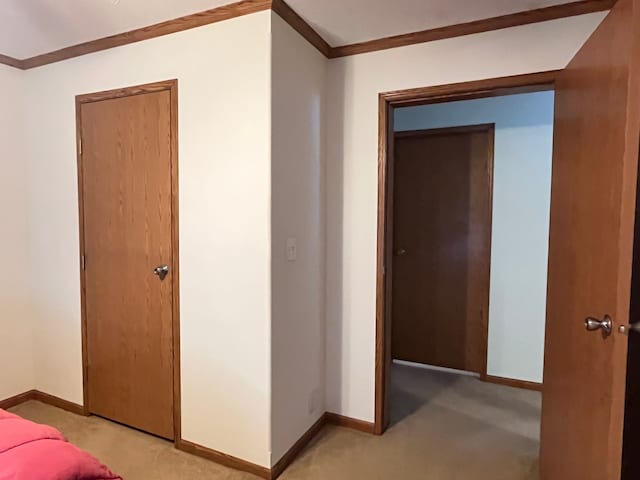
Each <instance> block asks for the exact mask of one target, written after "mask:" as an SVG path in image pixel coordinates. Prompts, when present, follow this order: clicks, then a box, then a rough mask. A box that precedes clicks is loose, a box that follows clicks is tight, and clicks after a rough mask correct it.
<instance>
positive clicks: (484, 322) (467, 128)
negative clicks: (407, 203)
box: [387, 123, 496, 381]
mask: <svg viewBox="0 0 640 480" xmlns="http://www.w3.org/2000/svg"><path fill="white" fill-rule="evenodd" d="M495 130H496V124H495V123H477V124H470V125H460V126H456V127H441V128H426V129H420V130H403V131H401V132H393V138H394V142H395V141H397V140H398V139H402V138H423V137H429V136H432V135H447V134H461V133H487V134H489V136H490V137H491V141H490V143H489V145H488V146H489V149H488V152H487V153H488V157H489V158H488V160H487V185H486V187H487V189H488V194H489V211H488V212H487V216H488V227H489V228H488V238H487V248H488V251H487V256H488V261H489V268H488V276H487V278H486V281H487V284H486V292H483V296H484V298H483V302H482V307H483V313H484V315H483V316H482V317H481V318H480V323H481V325H480V327H481V330H482V337H481V338H480V339H479V342H480V345H478V346H477V349H476V348H474V349H473V351H474V353H477V354H478V356H479V357H480V362H479V364H478V370H477V371H476V370H470V371H473V373H478V374H480V378H481V379H482V380H484V381H486V380H487V379H488V378H487V351H488V349H489V286H490V284H491V244H492V239H493V234H492V233H493V232H492V225H493V170H494V163H495ZM392 156H393V155H392ZM392 160H393V162H391V163H390V164H389V181H390V182H391V181H392V180H393V174H394V168H395V158H393V159H392ZM389 186H390V187H391V188H389V191H388V192H387V194H388V195H389V198H390V204H391V205H393V196H394V192H393V186H392V184H390V185H389ZM387 223H388V224H389V226H390V227H393V212H391V211H390V212H389V216H388V217H387ZM391 233H393V228H390V229H389V234H391ZM389 242H390V243H393V236H391V237H389ZM390 248H393V245H391V247H390ZM389 261H390V262H393V256H392V257H391V258H390V259H389ZM391 265H392V264H391V263H390V264H389V271H390V272H391V273H393V272H392V268H391ZM392 283H393V277H391V276H390V277H389V285H390V288H391V285H392ZM390 295H391V293H390ZM389 298H391V297H389ZM390 303H391V302H390ZM390 308H391V305H390ZM389 321H390V322H392V319H391V318H390V319H389Z"/></svg>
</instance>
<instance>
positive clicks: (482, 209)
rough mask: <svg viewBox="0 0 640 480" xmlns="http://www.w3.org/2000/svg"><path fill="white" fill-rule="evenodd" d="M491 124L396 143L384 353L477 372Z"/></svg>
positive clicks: (482, 346)
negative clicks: (388, 347) (388, 330)
mask: <svg viewBox="0 0 640 480" xmlns="http://www.w3.org/2000/svg"><path fill="white" fill-rule="evenodd" d="M493 138H494V128H493V125H480V126H473V127H460V128H448V129H441V130H426V131H420V132H406V133H399V134H396V136H395V160H394V162H395V163H394V187H393V191H394V202H393V219H394V220H393V222H394V227H393V232H394V240H393V269H392V272H393V282H392V296H393V301H392V330H393V334H392V340H391V341H392V355H393V358H394V359H397V360H405V361H410V362H416V363H422V364H427V365H434V366H438V367H447V368H454V369H458V370H466V371H472V372H478V373H484V372H485V370H486V350H487V321H486V319H487V314H488V308H489V266H490V257H491V247H490V245H491V197H492V194H491V187H492V182H491V171H492V166H493Z"/></svg>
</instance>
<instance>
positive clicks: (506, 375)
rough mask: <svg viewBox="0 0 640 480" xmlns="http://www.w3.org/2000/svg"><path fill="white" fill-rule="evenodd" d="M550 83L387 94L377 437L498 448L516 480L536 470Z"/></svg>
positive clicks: (535, 79)
mask: <svg viewBox="0 0 640 480" xmlns="http://www.w3.org/2000/svg"><path fill="white" fill-rule="evenodd" d="M554 75H555V72H548V73H543V74H536V75H525V76H520V77H511V78H509V79H496V80H493V81H492V82H494V84H493V85H489V84H488V83H483V82H478V83H476V84H474V85H466V86H465V85H462V86H461V85H457V86H456V87H455V88H458V89H459V91H450V92H447V91H446V90H442V89H440V90H438V91H428V90H426V91H425V90H422V91H420V90H417V91H411V92H402V93H395V94H392V98H385V96H384V95H383V96H382V97H381V110H382V111H381V132H384V134H383V135H381V138H382V140H383V142H382V150H383V151H384V152H385V154H384V158H382V157H381V167H382V168H381V169H380V173H381V179H380V181H381V184H380V187H381V188H380V191H381V198H380V204H379V206H380V208H381V213H383V215H381V217H380V226H379V252H378V253H379V267H380V268H379V272H378V273H379V276H378V279H379V283H378V351H377V355H378V357H377V359H378V362H377V366H378V368H377V372H376V373H377V384H376V401H377V406H376V429H377V432H378V433H383V432H384V431H385V430H386V429H387V428H388V427H390V426H396V425H398V426H399V427H400V428H403V427H402V426H401V425H405V426H406V427H407V428H411V423H413V422H418V423H420V422H422V423H428V424H429V425H430V428H431V433H432V434H434V435H436V436H438V437H439V438H440V439H442V440H443V443H449V444H451V445H460V444H463V443H465V442H466V443H469V441H470V440H469V439H471V438H474V439H475V440H476V441H477V443H476V447H477V448H476V449H475V451H477V453H478V455H479V456H480V455H485V456H487V453H489V452H490V449H488V448H487V443H491V444H493V445H495V446H496V447H497V449H498V450H500V451H501V452H502V453H504V452H506V451H510V452H512V453H513V458H514V459H517V461H516V462H515V463H514V468H515V470H513V471H512V473H513V474H514V475H515V476H514V478H534V476H535V475H537V455H538V449H539V438H540V416H541V403H542V399H541V396H542V394H541V389H542V369H543V360H544V329H545V309H546V288H547V284H546V282H547V259H548V238H549V210H550V191H551V163H552V162H551V159H552V145H553V118H554V92H553V88H554V84H553V82H554ZM465 87H467V89H466V90H463V89H464V88H465ZM496 384H502V385H496ZM514 387H515V388H514ZM438 425H440V426H441V427H442V428H439V427H438ZM447 438H448V439H449V440H450V441H449V442H445V441H444V439H447ZM434 444H437V442H435V441H434ZM468 446H469V445H468ZM469 448H470V449H469V450H467V451H466V454H469V453H471V454H472V452H473V451H474V448H473V447H469ZM443 452H444V451H443ZM460 453H462V452H460ZM487 458H489V457H488V456H487ZM471 463H473V462H471ZM494 463H495V462H494ZM518 469H519V470H518ZM531 475H533V476H531Z"/></svg>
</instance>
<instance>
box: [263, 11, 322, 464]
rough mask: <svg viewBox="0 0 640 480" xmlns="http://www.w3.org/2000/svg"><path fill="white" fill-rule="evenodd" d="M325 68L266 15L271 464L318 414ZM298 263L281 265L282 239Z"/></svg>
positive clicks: (303, 42) (301, 40)
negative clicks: (291, 245) (293, 245)
mask: <svg viewBox="0 0 640 480" xmlns="http://www.w3.org/2000/svg"><path fill="white" fill-rule="evenodd" d="M327 66H328V60H327V59H326V58H325V57H324V56H323V55H322V54H320V53H319V52H318V51H317V50H316V49H315V48H314V47H313V46H311V45H310V44H309V43H308V42H307V41H306V40H305V39H304V38H302V37H301V36H300V35H299V34H298V33H297V32H296V31H295V30H293V29H292V28H291V27H290V26H289V25H288V24H287V23H285V22H284V21H283V20H282V19H281V18H280V17H279V16H278V15H277V14H275V13H274V14H273V15H272V77H271V78H272V81H271V85H272V93H271V95H272V116H271V118H272V145H271V152H272V154H271V159H272V166H271V174H272V200H271V202H272V203H271V210H272V218H271V229H272V237H271V238H272V307H271V308H272V310H271V311H272V319H271V322H272V323H271V328H272V330H271V342H272V349H271V352H272V353H271V358H272V366H271V368H272V372H271V379H272V385H271V388H272V394H271V398H272V401H271V409H272V411H271V428H272V431H271V439H272V445H271V447H272V463H273V464H275V463H276V462H277V461H278V460H279V459H280V458H281V457H282V456H283V455H284V454H285V453H286V452H287V450H289V448H291V447H292V446H293V444H294V443H295V442H296V441H297V440H298V439H299V438H300V437H301V436H302V435H303V434H304V433H305V432H306V431H307V430H308V429H309V427H311V425H313V424H314V423H315V422H316V420H318V418H319V417H320V416H321V415H322V414H323V413H324V382H325V373H324V350H325V349H324V302H325V296H324V288H325V285H324V264H325V228H324V226H325V225H324V224H325V211H324V157H323V153H324V152H323V147H324V113H325V108H324V106H325V86H326V85H325V84H326V77H327ZM289 238H295V239H296V240H297V251H298V254H297V260H296V261H295V262H290V261H287V257H286V244H287V239H289Z"/></svg>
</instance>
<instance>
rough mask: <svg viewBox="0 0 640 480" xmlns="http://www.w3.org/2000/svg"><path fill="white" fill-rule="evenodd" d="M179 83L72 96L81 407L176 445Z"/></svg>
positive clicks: (177, 387) (88, 411)
mask: <svg viewBox="0 0 640 480" xmlns="http://www.w3.org/2000/svg"><path fill="white" fill-rule="evenodd" d="M177 87H178V86H177V81H175V80H173V81H167V82H160V83H154V84H149V85H143V86H137V87H131V88H125V89H119V90H113V91H108V92H102V93H96V94H89V95H82V96H78V97H76V113H77V137H78V183H79V200H80V249H81V251H80V255H81V282H82V327H83V328H82V332H83V366H84V372H83V374H84V382H83V385H84V404H85V409H86V411H87V413H88V414H95V415H98V416H102V417H105V418H107V419H110V420H114V421H116V422H119V423H122V424H125V425H128V426H131V427H134V428H137V429H139V430H143V431H145V432H149V433H152V434H154V435H157V436H159V437H163V438H167V439H171V440H177V439H179V438H180V433H179V428H180V357H179V306H178V301H179V296H178V293H179V283H178V177H177V172H178V165H177V152H178V150H177Z"/></svg>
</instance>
